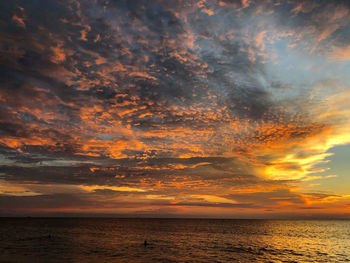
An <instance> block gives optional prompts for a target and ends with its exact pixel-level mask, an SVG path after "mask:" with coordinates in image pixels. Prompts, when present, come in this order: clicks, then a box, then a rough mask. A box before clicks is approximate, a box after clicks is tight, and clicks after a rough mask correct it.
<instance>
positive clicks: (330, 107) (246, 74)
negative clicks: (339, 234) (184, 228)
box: [0, 0, 349, 214]
mask: <svg viewBox="0 0 350 263" xmlns="http://www.w3.org/2000/svg"><path fill="white" fill-rule="evenodd" d="M1 5H2V8H0V10H1V11H0V14H1V17H3V18H2V19H1V21H2V23H1V24H0V36H1V41H0V54H1V56H0V69H1V70H0V72H1V73H0V78H1V83H0V160H1V166H0V172H1V178H2V181H1V182H2V183H0V191H1V194H2V197H1V198H3V200H4V201H3V202H2V204H3V205H2V206H4V208H3V209H2V211H5V210H6V209H7V208H9V207H10V205H5V203H6V202H10V203H11V202H13V208H12V209H11V211H13V212H16V211H17V209H18V211H22V212H28V211H36V212H40V211H46V212H50V211H52V212H58V211H69V212H74V211H80V208H79V207H80V206H81V207H85V208H86V209H87V210H91V211H99V212H101V213H109V212H111V211H112V210H113V209H115V207H118V205H120V207H121V209H119V210H118V213H119V212H120V213H138V212H137V211H158V212H159V213H161V211H165V212H166V213H168V212H171V213H173V212H174V213H189V209H194V210H195V211H196V212H198V213H200V214H203V211H204V210H201V209H203V207H207V208H211V209H212V210H211V211H213V213H214V211H215V212H218V211H223V213H229V212H228V211H229V209H232V211H233V210H235V209H243V210H244V209H245V210H247V211H248V210H249V211H248V212H249V213H251V212H252V211H254V209H255V211H257V212H259V213H260V212H261V213H263V211H264V209H277V207H283V206H284V207H285V208H286V209H287V208H288V207H292V208H291V209H294V210H296V211H299V210H298V209H299V208H300V207H306V206H307V205H312V204H309V202H310V200H309V198H310V197H309V196H305V195H304V194H303V191H302V189H299V188H298V187H301V186H300V184H301V183H302V181H307V180H311V179H312V178H318V177H317V176H319V175H317V173H320V172H321V171H326V170H327V167H319V166H320V165H322V166H326V162H327V158H328V157H329V156H330V153H328V152H327V151H328V150H329V149H331V148H332V147H334V146H336V145H340V144H346V143H348V142H349V141H348V139H347V134H348V131H349V121H348V118H347V116H348V108H347V107H348V105H347V100H348V95H349V94H348V92H347V89H348V86H347V84H346V72H343V69H341V70H339V72H337V74H338V75H332V72H334V71H335V70H333V69H334V68H336V67H335V65H336V66H337V68H339V67H340V66H339V65H338V64H334V63H347V60H348V59H347V51H348V50H347V49H348V39H347V38H346V35H348V34H346V33H347V32H348V22H349V21H348V17H349V16H347V14H348V12H349V5H348V4H347V3H346V2H345V1H337V2H335V3H333V2H332V3H329V2H328V1H298V2H294V1H283V2H281V1H277V0H276V1H269V2H260V1H219V2H214V1H200V2H193V1H180V0H178V1H174V2H171V3H167V4H164V2H162V1H152V3H146V2H142V3H141V2H140V1H90V0H82V1H76V0H65V1H36V2H33V1H24V0H16V1H12V2H4V3H1ZM38 10H45V12H40V15H39V13H38V12H39V11H38ZM329 10H332V12H329ZM292 47H293V48H292ZM292 49H293V51H291V50H292ZM294 50H295V51H294ZM293 52H294V53H293ZM320 57H321V58H322V59H323V60H322V61H323V62H322V65H323V66H322V67H323V68H320V69H318V70H319V72H320V73H319V74H317V72H316V71H317V70H316V69H315V65H318V64H320V63H319V60H320ZM293 74H295V77H291V75H293ZM330 76H332V78H330ZM331 88H332V89H333V90H336V92H334V93H331V92H329V90H330V89H331ZM342 98H343V99H342ZM308 178H309V179H308ZM48 185H53V186H56V188H55V189H54V188H51V189H52V191H51V192H50V191H49V192H47V191H46V190H45V189H44V188H45V187H46V186H48ZM44 186H45V187H44ZM7 188H8V189H7ZM6 189H7V190H6ZM298 189H299V190H298ZM147 196H148V197H147ZM198 196H202V197H201V198H199V199H198ZM205 196H206V198H205ZM209 196H211V197H215V198H216V201H215V200H214V199H210V198H209V199H210V200H209V199H208V197H209ZM117 197H120V198H121V200H116V198H117ZM69 198H72V199H73V200H75V202H76V203H74V202H73V203H72V206H71V207H68V206H69V203H70V202H69V201H68V199H69ZM113 198H114V199H113ZM22 199H23V200H26V201H25V202H28V203H31V205H29V206H28V209H27V208H26V209H24V208H23V209H22V208H21V200H22ZM41 200H42V201H41ZM144 200H146V201H144ZM339 200H340V199H333V202H334V203H335V204H337V205H338V206H337V205H336V206H335V207H338V208H337V209H340V207H341V206H342V205H343V204H342V203H341V202H340V201H339ZM90 201H92V203H89V202H90ZM323 201H324V200H323ZM317 202H318V201H317ZM320 202H321V201H320ZM108 203H111V205H110V207H109V206H108ZM65 204H66V206H65ZM89 204H91V205H89ZM98 206H101V207H102V208H101V209H98ZM186 207H188V208H186ZM308 207H309V206H308ZM317 207H322V205H320V204H319V203H317ZM41 208H42V210H40V209H41ZM122 208H123V209H124V210H123V209H122ZM216 208H218V209H219V208H220V209H222V210H217V209H216ZM31 209H32V210H31ZM302 209H306V208H302ZM310 210H312V209H310ZM158 212H157V213H158ZM248 212H247V213H248ZM284 212H286V213H287V211H284Z"/></svg>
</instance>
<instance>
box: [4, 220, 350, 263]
mask: <svg viewBox="0 0 350 263" xmlns="http://www.w3.org/2000/svg"><path fill="white" fill-rule="evenodd" d="M145 241H146V242H145ZM349 261H350V221H347V220H231V219H136V218H133V219H130V218H120V219H116V218H0V262H39V263H40V262H84V263H85V262H128V263H133V262H136V263H137V262H145V263H152V262H349Z"/></svg>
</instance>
